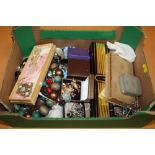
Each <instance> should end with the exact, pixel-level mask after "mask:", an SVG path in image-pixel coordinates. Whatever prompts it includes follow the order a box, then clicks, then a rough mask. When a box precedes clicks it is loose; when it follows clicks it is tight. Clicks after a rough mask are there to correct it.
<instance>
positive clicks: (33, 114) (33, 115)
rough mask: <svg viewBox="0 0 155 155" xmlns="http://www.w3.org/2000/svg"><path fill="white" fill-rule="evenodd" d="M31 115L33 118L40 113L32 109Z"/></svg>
mask: <svg viewBox="0 0 155 155" xmlns="http://www.w3.org/2000/svg"><path fill="white" fill-rule="evenodd" d="M32 117H33V118H40V113H39V112H37V111H34V112H33V113H32Z"/></svg>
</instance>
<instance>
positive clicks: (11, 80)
mask: <svg viewBox="0 0 155 155" xmlns="http://www.w3.org/2000/svg"><path fill="white" fill-rule="evenodd" d="M12 34H13V48H12V51H11V55H10V58H9V61H8V62H6V63H7V69H6V72H5V73H4V77H5V78H4V80H3V83H2V87H1V89H0V102H1V103H2V104H3V105H4V106H5V107H6V108H7V110H4V109H3V108H1V112H0V120H2V121H4V122H6V123H7V124H9V125H11V126H13V127H23V128H24V127H25V128H32V127H41V128H47V127H53V128H67V127H68V128H103V127H114V128H116V127H119V128H120V127H128V128H129V127H141V126H144V125H145V124H146V123H148V122H150V121H152V120H154V119H155V115H154V113H152V112H151V111H149V107H150V104H151V103H152V101H153V100H154V99H155V93H154V91H153V88H152V83H151V80H150V75H149V70H146V69H145V70H144V69H143V68H144V67H143V66H147V62H146V59H145V55H144V52H143V41H144V33H143V31H142V30H141V29H140V28H139V27H119V28H118V29H116V30H110V31H107V30H105V31H76V30H66V31H64V30H44V29H40V28H39V27H15V28H14V29H13V32H12ZM23 34H24V35H23ZM130 34H133V35H130ZM107 40H108V41H115V40H116V41H120V42H122V43H127V44H129V45H130V46H132V47H133V48H134V49H135V51H136V60H135V62H134V63H133V71H134V75H136V76H137V77H138V78H139V79H140V81H141V85H142V92H143V94H142V95H141V96H140V97H139V103H140V104H141V106H142V110H141V111H138V112H137V113H136V114H135V115H134V116H132V117H129V118H124V117H119V118H118V117H99V116H98V112H99V111H98V110H99V109H98V106H99V104H98V103H99V100H100V98H99V93H101V92H100V90H102V88H103V87H104V85H102V83H104V81H105V75H104V74H106V73H105V71H104V70H102V68H104V65H103V66H99V64H98V63H97V62H98V61H99V59H100V57H98V56H97V55H95V57H94V53H91V52H90V73H91V74H94V76H95V78H94V79H95V80H94V84H95V86H94V97H95V99H94V100H91V101H90V107H91V109H93V111H91V117H89V118H83V117H81V118H41V119H35V118H29V119H28V118H25V117H22V116H20V115H19V114H18V113H13V111H12V105H11V104H10V102H9V100H8V99H9V95H10V93H11V91H12V89H13V87H14V85H15V76H14V75H15V71H16V68H17V67H18V65H19V64H20V63H21V61H22V59H23V57H27V56H29V55H30V52H31V51H32V48H33V47H34V46H35V45H41V44H47V43H51V42H52V43H53V44H55V45H56V46H57V47H59V48H63V47H65V46H70V47H77V48H80V49H85V50H89V47H90V45H91V43H92V42H98V43H101V44H104V43H105V42H106V41H107ZM100 46H101V45H97V48H98V49H100ZM92 48H94V47H92ZM105 49H106V52H108V50H107V48H106V47H105ZM97 64H98V66H97ZM99 68H100V69H99ZM100 102H101V103H102V100H100ZM152 104H153V103H152ZM152 104H151V106H152ZM101 105H105V104H104V103H102V104H101ZM103 107H104V106H103ZM8 110H9V111H8Z"/></svg>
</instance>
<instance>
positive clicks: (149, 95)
mask: <svg viewBox="0 0 155 155" xmlns="http://www.w3.org/2000/svg"><path fill="white" fill-rule="evenodd" d="M134 74H135V75H136V76H137V77H138V78H139V79H140V81H141V85H142V96H140V97H139V102H140V104H141V106H142V108H143V107H145V106H147V105H149V104H150V103H151V101H152V100H153V99H155V93H154V91H153V87H152V83H151V79H150V75H149V69H148V67H147V62H146V59H145V55H144V51H143V49H142V48H139V49H137V52H136V60H135V62H134Z"/></svg>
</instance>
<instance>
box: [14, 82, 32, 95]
mask: <svg viewBox="0 0 155 155" xmlns="http://www.w3.org/2000/svg"><path fill="white" fill-rule="evenodd" d="M32 87H33V83H32V82H29V83H23V84H19V86H18V89H17V93H18V94H19V95H21V96H23V97H29V96H30V95H31V93H32Z"/></svg>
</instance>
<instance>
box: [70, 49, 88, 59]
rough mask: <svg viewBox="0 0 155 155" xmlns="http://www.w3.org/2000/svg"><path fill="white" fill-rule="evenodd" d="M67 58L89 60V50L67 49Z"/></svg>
mask: <svg viewBox="0 0 155 155" xmlns="http://www.w3.org/2000/svg"><path fill="white" fill-rule="evenodd" d="M68 58H69V59H79V60H89V59H90V56H89V50H85V49H80V48H69V49H68Z"/></svg>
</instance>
